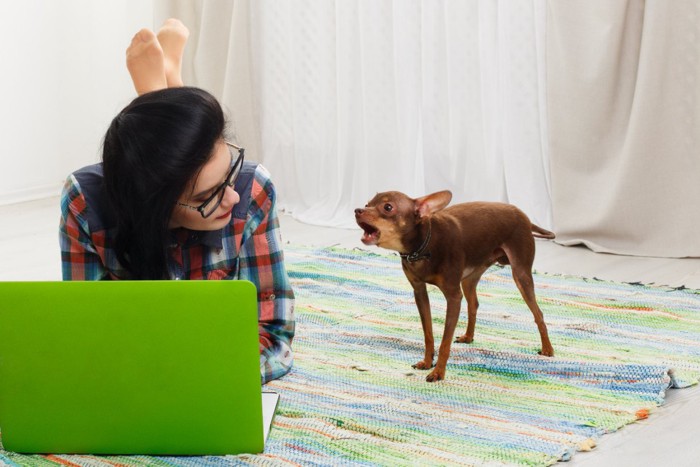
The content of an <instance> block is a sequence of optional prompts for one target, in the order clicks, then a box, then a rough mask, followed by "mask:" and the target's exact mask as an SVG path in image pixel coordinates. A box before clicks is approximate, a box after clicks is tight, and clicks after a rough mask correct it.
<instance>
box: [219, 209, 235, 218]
mask: <svg viewBox="0 0 700 467" xmlns="http://www.w3.org/2000/svg"><path fill="white" fill-rule="evenodd" d="M232 211H233V209H230V210H229V211H228V212H227V213H226V214H224V215H222V216H219V217H217V219H226V218H227V217H228V216H230V215H231V212H232Z"/></svg>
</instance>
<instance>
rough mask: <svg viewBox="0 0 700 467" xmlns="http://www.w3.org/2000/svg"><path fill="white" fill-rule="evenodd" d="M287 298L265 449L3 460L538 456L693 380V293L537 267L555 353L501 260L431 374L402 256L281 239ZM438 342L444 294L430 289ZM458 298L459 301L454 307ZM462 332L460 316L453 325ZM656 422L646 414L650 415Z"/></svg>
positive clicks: (556, 452)
mask: <svg viewBox="0 0 700 467" xmlns="http://www.w3.org/2000/svg"><path fill="white" fill-rule="evenodd" d="M285 254H286V259H287V264H288V270H289V274H290V277H291V279H292V282H293V286H294V289H295V291H296V295H297V307H296V313H297V315H296V316H297V334H296V335H297V337H296V339H295V341H294V349H295V366H294V369H293V371H292V372H291V373H290V374H289V375H287V376H285V377H284V378H282V379H281V380H278V381H275V382H273V383H270V384H269V385H268V387H269V388H270V389H274V390H276V391H278V392H280V393H281V396H282V397H281V401H280V406H279V409H278V412H277V416H276V418H275V422H274V425H273V428H272V431H271V434H270V437H269V439H268V443H267V446H266V449H265V453H264V454H262V455H257V456H237V457H234V456H229V457H194V458H169V457H159V458H153V457H144V456H132V457H127V456H120V457H101V458H97V457H93V456H48V457H43V456H19V455H16V454H12V453H7V452H2V451H0V461H2V462H5V463H8V464H10V465H15V464H16V465H58V464H63V465H80V466H102V465H116V464H118V465H181V466H208V465H302V466H311V465H390V466H396V465H470V464H479V465H481V464H485V463H486V464H492V463H493V464H507V465H549V464H553V463H555V462H557V461H558V460H567V459H569V458H570V457H571V456H572V455H573V454H574V453H575V452H576V451H578V450H589V449H591V448H592V447H593V446H595V443H596V439H597V438H599V437H600V436H601V435H604V434H605V433H609V432H612V431H615V430H617V429H619V428H620V427H622V426H624V425H625V424H628V423H632V422H634V421H635V420H638V419H641V418H646V417H647V416H649V414H650V413H653V412H654V410H655V409H656V408H657V407H658V405H659V404H661V403H662V402H663V397H664V394H665V391H666V390H667V388H669V387H679V388H681V387H686V386H688V385H691V384H695V383H697V382H698V379H699V378H700V292H698V291H693V290H670V289H665V288H660V287H650V286H642V285H633V284H620V283H612V282H605V281H599V280H595V279H583V278H576V277H564V276H554V275H546V274H535V284H536V293H537V295H538V301H539V304H540V307H541V308H542V310H543V312H544V315H545V320H546V322H547V325H548V328H549V335H550V339H551V341H552V344H553V345H554V350H555V357H554V358H547V357H541V356H539V355H537V351H538V350H539V346H540V341H539V336H538V333H537V329H536V326H535V323H534V321H533V318H532V315H531V313H530V311H529V310H528V308H527V307H526V305H525V304H524V303H523V301H522V299H521V297H520V295H519V293H518V291H517V289H516V287H515V285H514V283H513V281H512V279H511V277H510V268H508V267H506V268H493V269H491V270H489V271H488V272H487V273H486V274H485V275H484V277H483V278H482V281H481V282H480V284H479V288H478V293H479V298H480V308H479V314H478V316H477V326H476V334H475V340H474V343H472V344H469V345H466V344H454V345H453V346H452V355H451V357H450V360H449V362H448V365H447V375H446V379H445V380H444V381H440V382H438V383H427V382H425V376H426V372H424V371H418V370H414V369H413V368H411V365H412V364H413V363H415V362H417V361H418V360H420V359H421V358H422V354H423V337H422V331H421V326H420V321H419V317H418V312H417V310H416V308H415V304H414V302H413V295H412V291H411V288H410V286H409V285H408V282H407V281H406V279H405V278H404V276H403V273H402V271H401V267H400V262H399V258H398V257H397V256H395V255H391V254H374V253H368V252H365V251H361V250H346V249H340V248H328V249H315V248H307V247H298V246H288V247H287V248H286V250H285ZM430 300H431V303H432V309H433V321H434V327H435V334H436V343H439V339H440V337H441V333H442V325H443V323H444V314H445V301H444V299H443V298H442V295H441V294H440V292H439V291H438V290H437V289H434V290H432V291H431V292H430ZM465 308H466V305H464V304H463V310H462V311H463V314H465V312H466V310H465ZM465 327H466V318H465V317H464V318H463V319H462V320H461V322H460V324H459V328H458V332H459V333H462V332H463V331H464V328H465ZM652 417H653V414H652Z"/></svg>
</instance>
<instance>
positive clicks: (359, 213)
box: [355, 208, 365, 216]
mask: <svg viewBox="0 0 700 467" xmlns="http://www.w3.org/2000/svg"><path fill="white" fill-rule="evenodd" d="M363 212H365V210H364V209H360V208H357V209H355V216H361V215H362V213H363Z"/></svg>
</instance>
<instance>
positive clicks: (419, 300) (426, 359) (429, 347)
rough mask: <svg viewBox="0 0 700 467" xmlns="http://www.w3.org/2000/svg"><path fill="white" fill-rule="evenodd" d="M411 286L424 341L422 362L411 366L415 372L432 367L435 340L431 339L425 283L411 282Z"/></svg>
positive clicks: (430, 320)
mask: <svg viewBox="0 0 700 467" xmlns="http://www.w3.org/2000/svg"><path fill="white" fill-rule="evenodd" d="M411 285H412V286H413V296H414V297H415V299H416V306H417V307H418V314H419V315H420V324H421V325H422V326H423V338H424V339H425V355H424V356H423V360H421V361H420V362H418V363H416V364H415V365H413V368H415V369H417V370H427V369H429V368H432V367H433V356H434V355H435V339H434V338H433V320H432V316H431V313H430V299H429V298H428V289H427V288H426V286H425V282H411Z"/></svg>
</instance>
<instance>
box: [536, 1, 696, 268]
mask: <svg viewBox="0 0 700 467" xmlns="http://www.w3.org/2000/svg"><path fill="white" fill-rule="evenodd" d="M548 10H549V16H548V18H547V23H548V27H547V34H548V37H547V39H548V40H547V42H548V45H547V68H548V75H547V78H548V102H549V117H550V134H549V140H550V154H551V161H552V164H551V175H552V189H553V207H554V224H555V225H554V227H555V229H556V232H557V238H558V241H560V242H561V243H563V244H566V245H573V244H578V243H583V244H585V245H587V246H588V247H590V248H591V249H593V250H595V251H600V252H608V253H620V254H629V255H644V256H664V257H685V256H696V257H697V256H700V235H698V232H700V211H699V210H698V208H697V206H695V203H696V202H697V201H698V200H700V149H699V148H700V2H698V1H697V0H675V1H673V2H669V1H667V0H647V1H644V0H616V1H610V0H587V1H585V2H584V1H577V2H559V1H555V0H552V1H550V2H549V9H548Z"/></svg>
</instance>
